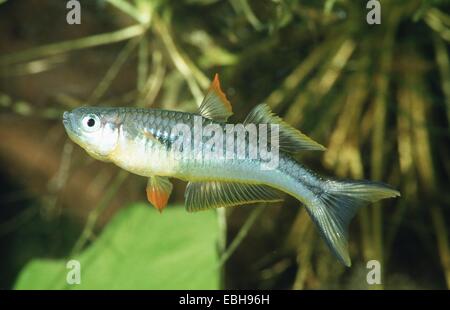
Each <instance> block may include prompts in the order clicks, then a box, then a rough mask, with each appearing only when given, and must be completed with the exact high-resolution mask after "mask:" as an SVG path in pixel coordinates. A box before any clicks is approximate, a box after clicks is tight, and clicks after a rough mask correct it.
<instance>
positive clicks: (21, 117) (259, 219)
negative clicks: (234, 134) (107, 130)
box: [0, 0, 450, 289]
mask: <svg viewBox="0 0 450 310" xmlns="http://www.w3.org/2000/svg"><path fill="white" fill-rule="evenodd" d="M66 2H67V1H56V0H53V1H50V0H46V1H43V0H39V1H38V0H27V1H25V0H9V1H0V30H1V31H0V170H1V174H0V180H1V185H2V186H0V253H1V255H0V288H2V289H8V288H19V289H23V288H51V289H73V288H75V289H76V288H85V289H89V288H100V289H107V288H114V289H117V288H138V289H170V288H174V289H197V288H203V289H216V288H231V289H318V288H331V289H335V288H339V289H366V288H368V289H372V288H376V289H383V288H384V289H417V288H423V289H448V288H449V287H450V252H449V231H450V226H449V225H450V207H449V205H450V194H449V191H448V189H449V188H450V182H449V175H450V161H449V145H450V143H449V142H450V139H449V133H450V132H449V121H450V61H449V42H450V3H449V1H437V0H436V1H431V0H430V1H420V0H410V1H406V0H405V1H402V0H391V1H388V0H385V1H383V0H382V1H380V2H381V24H380V25H368V24H367V22H366V15H367V13H368V11H369V10H368V9H366V4H367V1H350V0H327V1H312V0H311V1H294V0H258V1H257V0H229V1H225V0H223V1H218V0H177V1H175V0H171V1H170V0H134V1H125V0H92V1H80V2H81V24H80V25H68V24H67V22H66V14H67V12H68V10H67V9H66ZM216 72H217V73H219V74H220V77H221V81H222V87H223V89H224V91H225V92H226V94H227V96H228V98H229V99H230V101H231V102H232V104H233V109H234V112H235V114H234V116H233V118H232V120H231V121H232V122H240V121H242V120H243V119H244V118H245V116H246V115H247V113H248V112H249V111H250V110H251V109H252V107H254V106H255V105H257V104H259V103H261V102H266V103H268V104H269V105H270V106H271V107H272V109H273V110H274V111H275V112H277V113H278V114H279V115H280V116H282V117H283V118H284V119H285V120H286V121H287V122H288V123H290V124H292V125H294V126H295V127H297V128H299V129H301V130H302V131H303V132H305V133H306V134H308V135H309V136H311V137H312V138H313V139H315V140H316V141H318V142H320V143H321V144H323V145H325V146H327V151H326V152H324V153H321V154H319V153H317V152H304V153H302V154H301V156H300V160H301V161H302V162H303V163H304V164H305V165H307V166H309V167H310V168H312V169H314V170H316V171H317V172H319V173H321V174H323V175H326V176H333V177H340V178H352V179H360V178H368V179H372V180H382V181H384V182H386V183H389V184H392V185H393V186H394V187H396V188H398V189H399V190H400V191H401V193H402V197H401V198H400V199H395V200H387V201H383V202H382V203H381V204H376V205H372V206H369V207H367V208H364V209H362V210H360V211H359V213H358V215H357V217H356V218H355V220H354V221H353V222H352V224H351V227H350V254H351V257H352V260H353V266H352V267H351V268H345V267H343V266H342V265H340V264H339V262H338V261H337V260H336V259H335V258H334V257H333V256H332V255H331V253H330V251H329V250H328V249H327V248H326V246H325V244H324V242H323V241H322V240H321V238H320V237H319V235H318V233H317V230H316V229H315V227H313V224H312V222H311V220H310V218H309V217H308V215H307V214H306V212H305V210H304V209H303V208H301V207H300V205H299V202H297V201H296V200H294V199H292V198H290V197H286V199H285V202H284V203H283V204H282V205H276V206H269V205H268V206H263V205H258V206H245V207H242V208H233V209H228V210H219V211H218V212H215V211H209V212H203V213H198V214H188V213H187V212H185V211H184V208H183V194H184V186H185V184H183V183H182V182H179V181H175V182H174V193H173V194H172V197H171V200H170V205H169V207H168V208H167V209H166V210H165V211H164V212H163V213H162V214H159V213H158V212H157V211H156V210H154V209H153V208H151V207H150V206H149V205H148V203H146V202H145V184H146V180H145V179H144V178H141V177H138V176H135V175H130V174H128V173H126V172H123V171H120V170H119V169H118V168H116V167H115V166H113V165H111V164H105V163H101V162H98V161H95V160H93V159H92V158H90V157H89V156H88V155H87V154H86V153H85V152H84V151H82V150H81V149H80V148H79V147H78V146H75V145H73V143H72V142H70V141H69V140H68V138H67V136H66V134H65V132H64V129H63V126H62V123H61V115H62V112H63V111H65V110H69V109H72V108H75V107H77V106H81V105H104V106H142V107H160V108H165V109H175V110H182V111H195V109H196V107H197V105H198V104H199V103H200V101H201V99H202V97H203V94H204V91H205V89H206V88H207V87H208V86H209V83H210V79H211V78H212V77H213V75H214V73H216ZM71 259H77V260H79V261H80V263H81V281H82V283H81V284H80V285H68V284H67V283H66V274H67V272H68V271H69V269H67V268H66V263H67V261H69V260H71ZM372 259H376V260H379V261H380V262H381V266H382V284H381V285H375V286H370V285H368V284H367V282H366V275H367V272H368V269H367V268H366V263H367V262H368V261H370V260H372Z"/></svg>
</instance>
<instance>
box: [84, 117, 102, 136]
mask: <svg viewBox="0 0 450 310" xmlns="http://www.w3.org/2000/svg"><path fill="white" fill-rule="evenodd" d="M81 124H82V126H83V129H84V130H85V131H87V132H94V131H96V130H98V129H99V128H100V119H99V118H98V116H97V115H95V114H88V115H86V116H84V117H83V120H82V121H81Z"/></svg>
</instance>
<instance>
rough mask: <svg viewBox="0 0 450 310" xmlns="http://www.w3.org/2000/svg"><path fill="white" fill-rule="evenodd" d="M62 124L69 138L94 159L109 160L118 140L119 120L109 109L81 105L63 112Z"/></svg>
mask: <svg viewBox="0 0 450 310" xmlns="http://www.w3.org/2000/svg"><path fill="white" fill-rule="evenodd" d="M63 124H64V127H65V129H66V132H67V134H68V136H69V137H70V139H71V140H72V141H73V142H75V143H76V144H78V145H79V146H81V147H82V148H83V149H85V150H86V151H87V152H88V153H89V155H91V156H92V157H94V158H95V159H99V160H102V161H109V159H108V157H109V155H110V154H111V153H112V152H114V150H115V149H116V147H117V145H118V141H119V129H120V126H121V124H120V121H119V115H118V113H117V112H114V110H111V109H104V108H96V107H81V108H76V109H74V110H72V111H70V112H64V114H63Z"/></svg>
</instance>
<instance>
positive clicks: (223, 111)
mask: <svg viewBox="0 0 450 310" xmlns="http://www.w3.org/2000/svg"><path fill="white" fill-rule="evenodd" d="M199 113H200V115H201V116H203V117H206V118H209V119H212V120H216V121H219V122H226V121H227V119H228V117H230V116H231V115H233V111H232V108H231V103H230V102H229V101H228V99H227V97H226V96H225V94H224V92H223V91H222V89H221V88H220V81H219V75H218V74H217V73H216V75H215V76H214V80H213V81H212V83H211V86H209V89H208V92H207V93H206V96H205V98H204V99H203V101H202V104H201V105H200V108H199Z"/></svg>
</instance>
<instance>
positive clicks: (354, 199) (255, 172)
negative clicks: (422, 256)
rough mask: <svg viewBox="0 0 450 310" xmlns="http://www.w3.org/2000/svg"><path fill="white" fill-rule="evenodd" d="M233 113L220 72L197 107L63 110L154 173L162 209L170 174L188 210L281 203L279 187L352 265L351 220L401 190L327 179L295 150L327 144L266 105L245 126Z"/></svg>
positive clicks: (93, 151) (92, 136)
mask: <svg viewBox="0 0 450 310" xmlns="http://www.w3.org/2000/svg"><path fill="white" fill-rule="evenodd" d="M230 115H231V105H230V104H229V102H228V100H227V99H226V97H225V95H224V94H223V92H222V91H221V89H220V84H219V81H218V78H217V75H216V78H215V79H214V81H213V83H212V85H211V87H210V89H209V91H208V93H207V94H206V97H205V99H204V101H203V103H202V105H201V107H200V111H199V113H198V114H195V113H187V112H179V111H168V110H160V109H143V108H131V107H124V108H111V107H81V108H78V109H75V110H73V111H72V112H65V113H64V116H63V123H64V126H65V128H66V131H67V132H68V135H69V137H70V138H71V139H72V140H73V141H74V142H76V143H77V144H79V145H80V146H81V147H83V148H84V149H85V150H86V151H87V152H88V153H89V154H90V155H91V156H93V157H94V158H96V159H99V160H102V161H107V162H112V163H114V164H116V165H117V166H119V167H121V168H123V169H125V170H127V171H130V172H132V173H134V174H137V175H141V176H144V177H148V178H149V181H148V185H147V197H148V199H149V201H150V202H151V203H152V204H153V205H154V206H155V207H157V208H158V209H159V210H162V209H163V208H164V207H165V206H166V204H167V201H168V198H169V196H170V193H171V190H172V185H171V183H170V181H169V180H168V178H171V177H173V178H178V179H181V180H184V181H187V182H189V183H188V186H187V188H186V194H185V200H186V208H187V210H188V211H198V210H205V209H211V208H218V207H228V206H236V205H243V204H249V203H255V202H275V201H280V200H281V196H280V192H284V193H287V194H289V195H291V196H293V197H295V198H296V199H298V200H299V201H300V202H302V204H303V205H304V206H305V207H306V209H307V211H308V213H309V214H310V215H311V217H312V219H313V221H314V222H315V223H316V225H317V226H318V228H319V231H320V232H321V234H322V236H323V237H324V239H325V241H326V242H327V244H328V246H329V247H330V249H331V250H332V251H333V253H334V254H335V255H336V256H337V257H338V258H339V260H340V261H341V262H343V263H344V264H345V265H347V266H349V265H350V258H349V255H348V252H347V226H348V224H349V221H350V220H351V218H352V217H353V216H354V214H355V212H356V210H357V209H358V208H359V207H361V206H363V205H366V204H368V203H370V202H374V201H377V200H380V199H383V198H389V197H396V196H399V192H398V191H396V190H394V189H392V188H391V187H390V186H388V185H385V184H382V183H377V182H371V181H337V180H331V179H325V178H323V177H320V176H318V175H317V174H315V173H314V172H312V171H310V170H309V169H307V168H305V167H304V166H303V165H302V164H301V163H299V162H298V161H297V160H296V159H295V158H294V157H293V154H295V153H297V152H298V151H302V150H324V149H325V148H324V147H323V146H322V145H320V144H318V143H317V142H315V141H313V140H312V139H310V138H308V137H307V136H305V135H304V134H302V133H301V132H299V131H298V130H296V129H294V128H292V127H291V126H289V125H288V124H286V123H285V122H283V121H282V120H281V119H280V118H279V117H277V116H276V115H274V114H273V113H272V112H271V111H270V109H269V108H268V106H266V105H264V104H261V105H258V106H257V107H256V108H255V109H254V110H253V111H252V112H251V113H250V114H249V116H248V117H247V119H246V120H245V121H244V123H243V124H242V126H241V127H239V128H238V129H240V130H241V131H239V130H237V129H236V128H234V127H230V126H229V124H228V123H226V121H227V118H228V116H230ZM269 125H270V126H269ZM247 126H248V127H247ZM252 126H254V127H252ZM261 126H262V127H261ZM264 126H266V127H264ZM269 127H270V128H269ZM230 128H231V129H230ZM255 128H256V130H257V129H261V128H263V129H264V130H265V129H267V130H266V132H265V133H266V134H265V135H263V134H261V132H257V131H256V133H257V135H253V136H252V135H251V133H252V132H253V131H252V130H251V129H255ZM264 130H263V131H264ZM205 133H206V134H205ZM239 133H241V135H239ZM242 133H244V134H242ZM253 133H254V132H253ZM269 135H270V138H272V139H268V136H269ZM187 137H189V138H187ZM268 150H270V152H269V151H268ZM255 154H256V156H255ZM263 155H264V156H263ZM269 155H270V156H269ZM274 162H275V164H273V163H274Z"/></svg>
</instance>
